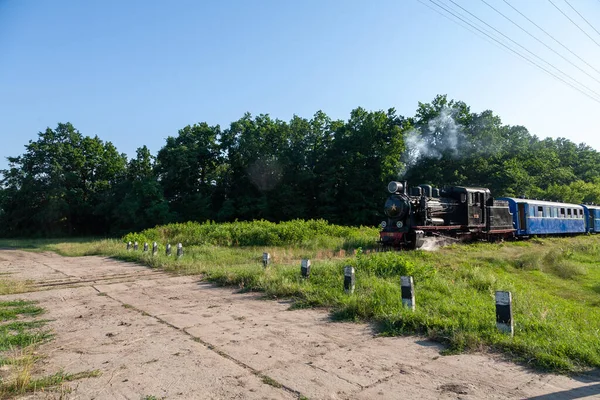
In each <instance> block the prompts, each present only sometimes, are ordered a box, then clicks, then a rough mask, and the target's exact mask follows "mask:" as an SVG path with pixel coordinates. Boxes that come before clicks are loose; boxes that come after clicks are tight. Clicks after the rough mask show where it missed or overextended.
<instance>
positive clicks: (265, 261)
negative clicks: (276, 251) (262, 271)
mask: <svg viewBox="0 0 600 400" xmlns="http://www.w3.org/2000/svg"><path fill="white" fill-rule="evenodd" d="M262 263H263V267H265V268H266V267H267V265H269V264H270V263H271V255H270V254H269V253H263V258H262Z"/></svg>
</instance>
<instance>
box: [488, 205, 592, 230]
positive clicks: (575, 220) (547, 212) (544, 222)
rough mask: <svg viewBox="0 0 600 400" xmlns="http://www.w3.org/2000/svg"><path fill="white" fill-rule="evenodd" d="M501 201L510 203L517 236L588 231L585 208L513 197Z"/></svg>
mask: <svg viewBox="0 0 600 400" xmlns="http://www.w3.org/2000/svg"><path fill="white" fill-rule="evenodd" d="M499 200H505V201H508V206H509V209H510V212H511V213H512V215H513V225H514V227H515V229H516V232H515V235H516V236H531V235H561V234H570V233H585V232H586V231H587V229H586V218H585V217H584V208H583V206H580V205H577V204H567V203H555V202H551V201H542V200H530V199H515V198H512V197H503V198H500V199H499ZM599 209H600V207H599ZM598 213H600V211H599V212H598ZM599 216H600V215H599ZM599 222H600V221H599ZM598 227H599V228H600V226H598Z"/></svg>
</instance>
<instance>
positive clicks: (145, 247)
mask: <svg viewBox="0 0 600 400" xmlns="http://www.w3.org/2000/svg"><path fill="white" fill-rule="evenodd" d="M147 252H148V243H144V253H147Z"/></svg>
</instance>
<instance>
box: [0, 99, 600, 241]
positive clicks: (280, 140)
mask: <svg viewBox="0 0 600 400" xmlns="http://www.w3.org/2000/svg"><path fill="white" fill-rule="evenodd" d="M8 162H9V167H8V168H7V169H6V170H2V171H0V173H1V175H2V179H1V181H0V182H1V183H0V235H4V236H71V235H117V234H121V233H123V232H128V231H137V230H141V229H145V228H149V227H153V226H155V225H158V224H164V223H168V222H183V221H189V220H194V221H206V220H211V221H217V222H223V221H234V220H255V219H265V220H270V221H284V220H291V219H297V218H299V219H326V220H328V221H330V222H332V223H336V224H341V225H375V224H377V223H378V222H379V221H380V220H381V218H382V214H381V209H382V204H383V201H384V200H385V197H386V196H387V193H386V190H385V187H386V184H387V182H388V181H390V180H395V179H407V180H408V181H409V182H410V183H412V184H420V183H431V184H433V185H435V186H440V187H442V186H449V185H472V186H480V187H488V188H490V189H491V190H492V193H493V194H494V195H495V196H505V195H507V196H527V197H533V198H545V199H548V200H556V201H567V202H576V203H580V202H596V203H598V202H600V153H599V152H597V151H595V150H594V149H592V148H591V147H589V146H587V145H585V144H579V145H577V144H575V143H573V142H571V141H569V140H567V139H563V138H559V139H550V138H547V139H539V138H538V137H536V136H534V135H532V134H530V133H529V132H528V131H527V129H526V128H524V127H522V126H509V125H503V124H502V122H501V120H500V118H499V117H498V116H496V115H494V114H493V112H492V111H489V110H488V111H484V112H481V113H475V112H471V111H470V108H469V107H468V106H467V105H466V104H465V103H464V102H460V101H454V100H449V99H448V98H447V97H446V96H444V95H439V96H437V97H436V98H435V99H434V100H433V101H432V102H430V103H419V105H418V108H417V111H416V113H415V115H414V116H411V117H404V116H401V115H398V114H397V113H396V111H395V110H394V109H389V110H387V111H367V110H365V109H363V108H357V109H355V110H353V111H352V112H351V113H350V117H349V118H348V120H347V121H342V120H334V119H331V118H330V117H328V116H327V115H326V114H325V113H323V112H321V111H319V112H317V113H315V115H314V116H313V117H312V118H310V119H307V118H301V117H299V116H294V117H293V118H292V119H291V120H290V121H289V122H287V121H282V120H279V119H273V118H271V117H270V116H269V115H258V116H254V117H253V116H252V115H250V114H246V115H244V116H243V117H242V118H240V119H239V120H237V121H235V122H232V123H231V124H230V125H229V127H227V128H226V129H222V128H221V127H220V126H218V125H212V126H211V125H210V124H208V123H206V122H202V123H197V124H194V125H188V126H186V127H184V128H183V129H181V130H179V132H178V133H177V136H172V137H168V138H167V139H166V143H165V145H164V146H163V147H162V148H161V149H160V150H159V151H158V153H157V154H156V155H153V154H151V152H150V151H149V149H148V148H147V147H146V146H142V147H141V148H139V149H137V151H136V155H135V157H133V158H131V159H128V158H127V156H126V155H125V154H122V153H119V152H118V151H117V149H116V148H115V146H114V145H113V144H112V143H110V142H104V141H102V140H101V139H100V138H99V137H97V136H95V137H89V136H84V135H83V134H82V133H81V132H79V131H78V130H77V129H75V127H74V126H73V125H71V124H70V123H59V124H58V126H57V127H56V128H55V129H50V128H48V129H46V130H45V131H44V132H40V133H39V134H38V138H37V140H35V141H30V142H29V144H27V145H26V146H25V152H24V153H23V154H22V155H19V156H16V157H8Z"/></svg>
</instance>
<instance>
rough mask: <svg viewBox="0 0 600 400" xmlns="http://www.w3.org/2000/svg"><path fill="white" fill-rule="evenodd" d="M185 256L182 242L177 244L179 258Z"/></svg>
mask: <svg viewBox="0 0 600 400" xmlns="http://www.w3.org/2000/svg"><path fill="white" fill-rule="evenodd" d="M181 257H183V245H182V244H181V243H178V244H177V258H181Z"/></svg>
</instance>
